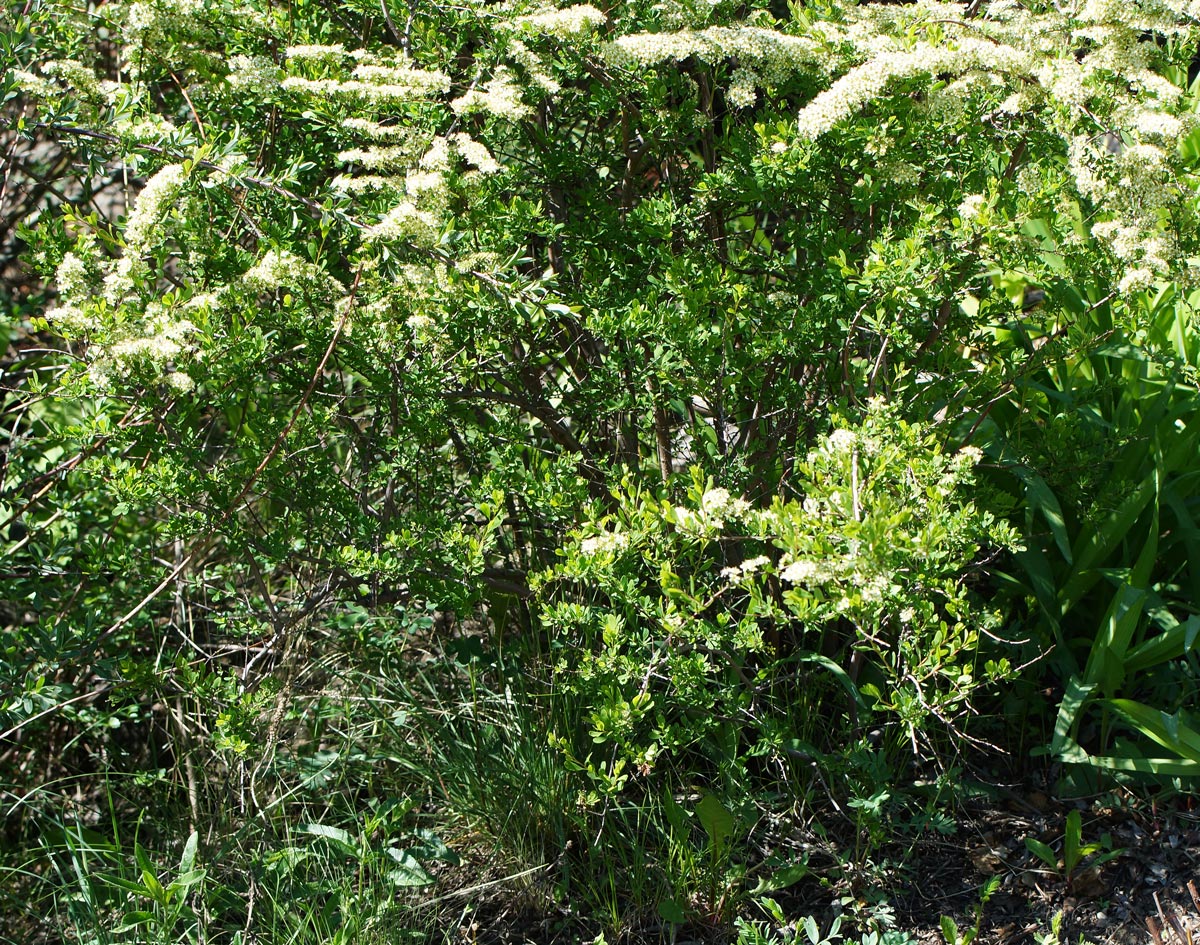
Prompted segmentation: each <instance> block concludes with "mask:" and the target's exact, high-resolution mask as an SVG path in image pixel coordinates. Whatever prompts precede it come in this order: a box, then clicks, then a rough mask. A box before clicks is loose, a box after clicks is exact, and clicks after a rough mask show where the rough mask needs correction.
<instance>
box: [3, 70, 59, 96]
mask: <svg viewBox="0 0 1200 945" xmlns="http://www.w3.org/2000/svg"><path fill="white" fill-rule="evenodd" d="M9 75H10V76H11V77H12V80H13V81H14V82H15V83H16V85H17V88H18V89H20V90H21V91H22V92H24V93H25V94H26V95H29V96H32V97H33V98H40V99H55V98H58V97H59V96H60V95H61V94H62V93H61V92H60V90H59V88H58V86H56V85H55V84H54V83H53V82H50V81H48V80H46V79H43V78H42V77H41V76H40V75H34V74H33V73H32V72H29V71H28V70H26V69H13V70H12V71H11V72H10V73H9Z"/></svg>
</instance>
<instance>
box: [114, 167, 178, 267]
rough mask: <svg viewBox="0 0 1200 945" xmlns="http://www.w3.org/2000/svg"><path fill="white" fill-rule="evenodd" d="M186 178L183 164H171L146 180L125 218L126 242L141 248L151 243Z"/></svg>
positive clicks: (138, 248) (136, 248) (135, 248)
mask: <svg viewBox="0 0 1200 945" xmlns="http://www.w3.org/2000/svg"><path fill="white" fill-rule="evenodd" d="M186 180H187V174H186V173H185V172H184V169H183V165H182V164H168V165H167V166H166V167H164V168H162V170H160V171H159V172H158V173H157V174H155V175H154V176H153V177H151V178H150V179H149V180H148V181H146V186H145V187H143V188H142V192H141V193H140V194H138V198H137V204H136V205H135V206H134V208H133V212H132V213H130V214H129V219H128V220H127V221H126V222H125V242H126V244H127V245H128V246H129V248H130V249H131V250H133V251H135V252H136V251H141V250H143V249H145V248H146V247H147V246H149V245H150V243H151V242H152V237H153V236H154V228H155V227H156V226H157V225H158V223H159V221H160V220H162V218H163V217H164V216H165V215H166V214H167V213H169V212H170V210H171V207H172V206H173V205H174V204H175V202H176V200H177V199H178V198H179V195H180V194H181V193H182V192H183V187H184V184H185V182H186Z"/></svg>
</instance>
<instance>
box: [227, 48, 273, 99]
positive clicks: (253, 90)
mask: <svg viewBox="0 0 1200 945" xmlns="http://www.w3.org/2000/svg"><path fill="white" fill-rule="evenodd" d="M229 66H230V71H229V75H228V77H227V79H226V81H228V82H229V84H230V85H231V86H232V87H233V88H235V89H240V90H244V91H246V92H249V93H250V94H251V95H252V96H254V97H260V96H265V95H267V94H269V93H270V92H273V91H274V90H275V89H277V88H279V67H278V66H277V65H275V63H274V61H272V59H271V58H270V57H269V56H234V57H233V58H232V59H230V60H229Z"/></svg>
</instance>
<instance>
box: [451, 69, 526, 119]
mask: <svg viewBox="0 0 1200 945" xmlns="http://www.w3.org/2000/svg"><path fill="white" fill-rule="evenodd" d="M450 107H451V108H453V109H454V111H455V114H458V115H470V114H473V113H475V112H484V113H486V114H488V115H494V116H496V117H497V118H507V119H509V120H510V121H519V120H520V119H522V118H524V117H526V116H527V115H528V114H529V113H530V111H531V109H530V107H529V106H528V105H526V104H525V103H524V102H523V101H521V87H520V86H519V85H517V83H516V82H514V81H513V78H512V74H511V73H510V72H509V71H508V69H506V68H505V67H504V66H500V67H499V68H497V69H496V71H495V73H494V74H493V75H492V78H491V79H490V80H489V81H488V83H487V84H486V85H485V86H484V87H483V88H482V89H468V90H467V92H466V93H464V94H463V95H462V96H460V97H459V98H456V99H455V100H454V101H453V102H451V103H450Z"/></svg>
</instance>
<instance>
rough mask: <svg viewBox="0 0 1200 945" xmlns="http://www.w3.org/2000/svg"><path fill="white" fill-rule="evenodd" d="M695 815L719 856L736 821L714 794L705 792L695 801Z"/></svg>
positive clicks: (731, 834) (731, 833)
mask: <svg viewBox="0 0 1200 945" xmlns="http://www.w3.org/2000/svg"><path fill="white" fill-rule="evenodd" d="M696 816H697V817H698V818H699V819H700V825H701V826H702V827H703V828H704V832H705V833H707V834H708V838H709V840H710V841H711V842H712V847H713V852H714V853H715V854H716V856H718V857H719V856H720V855H721V854H722V852H723V851H724V850H725V844H726V842H727V841H728V840H729V838H730V837H731V836H733V831H734V828H735V827H736V826H737V821H736V820H735V819H734V816H733V814H731V813H730V812H729V811H728V810H727V809H726V808H725V805H723V804H722V803H721V802H720V801H719V800H717V797H716V795H714V794H705V795H704V797H702V798H700V800H699V801H698V802H697V803H696Z"/></svg>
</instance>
